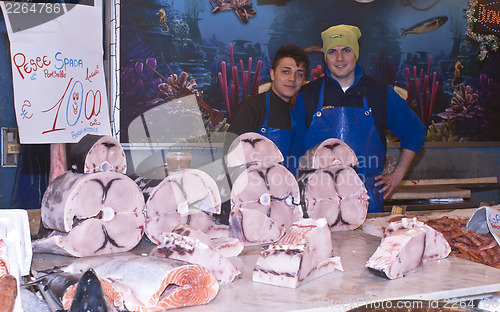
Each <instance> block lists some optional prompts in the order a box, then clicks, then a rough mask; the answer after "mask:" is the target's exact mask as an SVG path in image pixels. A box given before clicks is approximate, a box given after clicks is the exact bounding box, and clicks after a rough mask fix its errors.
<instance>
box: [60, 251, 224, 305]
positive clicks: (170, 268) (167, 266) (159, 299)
mask: <svg viewBox="0 0 500 312" xmlns="http://www.w3.org/2000/svg"><path fill="white" fill-rule="evenodd" d="M90 268H92V269H93V270H94V272H95V274H96V275H97V276H98V277H99V279H106V280H108V281H110V282H111V285H112V286H113V287H114V289H115V290H117V291H118V292H119V293H120V294H121V295H122V297H123V302H124V305H125V308H126V309H127V310H128V311H138V312H157V311H158V312H159V311H164V310H169V309H174V308H180V307H189V306H196V305H202V304H207V303H209V302H210V301H212V300H213V299H214V298H215V297H216V296H217V294H218V292H219V283H218V282H217V279H216V278H215V276H214V275H213V274H212V273H210V271H208V270H207V269H205V268H204V267H202V266H199V265H192V264H188V263H186V262H183V261H177V260H172V259H166V258H159V257H151V256H139V255H134V254H121V255H107V256H99V257H86V258H79V259H76V260H75V261H74V262H73V263H71V264H70V265H68V266H66V267H62V268H61V269H62V270H63V271H64V272H68V273H84V272H86V271H87V270H88V269H90Z"/></svg>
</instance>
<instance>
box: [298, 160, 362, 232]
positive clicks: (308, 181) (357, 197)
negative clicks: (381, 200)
mask: <svg viewBox="0 0 500 312" xmlns="http://www.w3.org/2000/svg"><path fill="white" fill-rule="evenodd" d="M299 186H300V188H301V197H302V204H303V209H304V214H305V215H307V216H308V217H310V218H313V219H319V218H325V219H326V220H327V221H328V225H329V226H330V229H331V230H332V231H348V230H354V229H356V228H357V227H359V226H360V225H361V224H363V222H364V221H365V219H366V214H367V212H368V199H369V197H368V194H367V191H366V188H365V186H364V184H363V182H362V181H361V179H360V178H359V176H358V174H357V173H356V171H354V169H353V168H352V167H350V166H347V165H333V166H330V167H327V168H325V169H319V170H315V171H312V172H309V173H306V174H304V175H302V176H301V177H300V178H299Z"/></svg>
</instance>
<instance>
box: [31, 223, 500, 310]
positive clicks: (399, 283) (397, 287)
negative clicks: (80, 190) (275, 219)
mask: <svg viewBox="0 0 500 312" xmlns="http://www.w3.org/2000/svg"><path fill="white" fill-rule="evenodd" d="M332 237H333V250H334V253H335V255H336V256H340V257H341V261H342V265H343V268H344V272H340V271H336V272H333V273H330V274H328V275H325V276H323V277H320V278H318V279H315V280H313V281H310V282H308V283H306V284H303V285H301V286H300V287H298V288H296V289H289V288H283V287H278V286H272V285H267V284H261V283H254V282H252V270H253V267H254V265H255V262H256V261H257V257H258V254H259V250H260V247H257V246H254V247H247V248H245V250H244V251H243V253H242V254H241V255H240V256H238V257H236V258H231V259H232V261H233V263H234V264H235V265H236V266H237V267H238V268H239V269H240V270H241V271H242V274H241V276H240V277H239V278H237V279H235V281H234V282H232V283H230V284H226V285H222V286H221V288H220V291H219V294H218V295H217V297H216V298H215V299H214V300H213V301H212V302H210V303H209V304H207V305H203V306H196V307H189V308H182V309H176V311H186V312H191V311H193V312H198V311H203V312H211V311H214V312H224V311H228V312H229V311H231V312H244V311H252V312H253V311H273V312H278V311H294V310H309V311H312V310H323V311H326V310H328V311H346V310H349V309H350V308H352V307H356V306H360V305H363V304H366V303H368V302H372V301H379V300H389V299H425V300H437V299H444V300H445V301H448V300H452V299H453V298H458V297H470V296H476V295H482V294H485V293H494V292H498V291H500V270H499V269H495V268H492V267H488V266H486V265H482V264H478V263H473V262H469V261H465V260H462V259H459V258H455V257H448V258H447V259H444V260H435V261H429V262H426V263H424V264H423V266H422V268H421V270H420V271H418V272H415V273H412V274H410V275H408V276H406V277H404V278H398V279H395V280H388V279H385V278H382V277H379V276H375V275H373V274H371V273H370V272H369V271H368V270H367V269H366V268H365V263H366V261H367V260H368V258H369V257H370V256H371V255H372V254H373V253H374V252H375V249H376V248H377V247H378V245H379V243H380V238H379V237H376V236H372V235H369V234H366V233H363V232H358V231H348V232H334V233H333V234H332ZM62 258H64V259H62ZM59 260H61V261H59ZM70 260H71V258H66V257H60V258H58V256H54V255H43V254H42V255H34V258H33V268H34V269H44V268H48V267H50V265H51V263H54V261H55V262H59V263H60V264H62V263H64V262H67V261H70Z"/></svg>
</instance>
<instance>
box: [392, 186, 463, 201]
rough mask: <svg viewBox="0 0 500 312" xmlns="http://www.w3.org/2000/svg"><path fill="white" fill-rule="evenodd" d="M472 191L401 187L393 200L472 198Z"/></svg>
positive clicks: (441, 187) (450, 187)
mask: <svg viewBox="0 0 500 312" xmlns="http://www.w3.org/2000/svg"><path fill="white" fill-rule="evenodd" d="M470 194H471V191H470V190H466V189H461V188H457V187H453V186H447V185H415V186H406V185H405V186H399V187H398V188H397V189H396V192H395V193H394V194H392V196H391V198H390V199H392V200H405V199H442V198H470Z"/></svg>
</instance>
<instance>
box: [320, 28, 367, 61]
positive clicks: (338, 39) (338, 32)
mask: <svg viewBox="0 0 500 312" xmlns="http://www.w3.org/2000/svg"><path fill="white" fill-rule="evenodd" d="M359 37H361V31H360V30H359V28H358V27H356V26H351V25H336V26H332V27H330V28H328V29H327V30H325V31H324V32H322V33H321V39H323V53H324V55H325V60H326V53H327V52H328V50H330V49H331V48H333V47H336V46H346V47H349V48H351V49H352V51H353V52H354V55H355V56H356V59H358V58H359V44H358V39H359Z"/></svg>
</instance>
